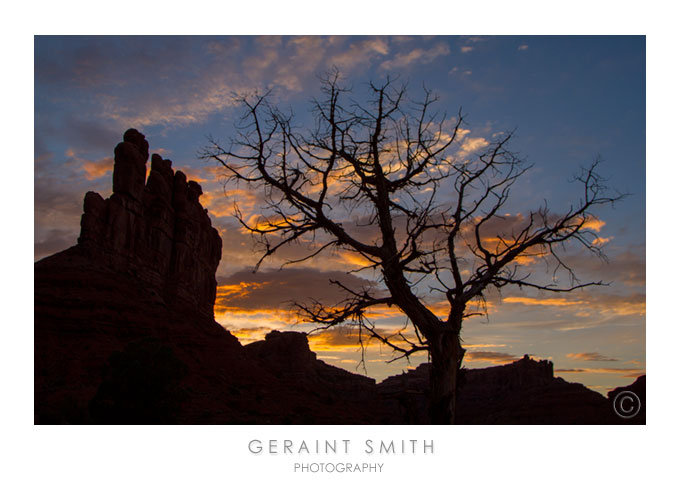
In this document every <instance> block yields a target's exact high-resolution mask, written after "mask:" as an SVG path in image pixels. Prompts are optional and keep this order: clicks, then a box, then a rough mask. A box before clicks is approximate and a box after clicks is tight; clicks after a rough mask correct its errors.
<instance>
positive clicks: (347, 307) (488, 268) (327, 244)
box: [203, 73, 621, 423]
mask: <svg viewBox="0 0 683 485" xmlns="http://www.w3.org/2000/svg"><path fill="white" fill-rule="evenodd" d="M321 92H322V96H321V98H320V99H317V100H314V101H313V115H314V119H313V121H312V122H311V125H310V128H309V129H303V128H299V127H297V126H296V125H295V124H294V118H293V114H292V113H291V112H288V111H283V110H281V109H279V108H278V107H276V106H275V105H274V104H272V103H271V102H270V99H269V95H268V94H266V95H253V96H248V97H242V98H240V102H241V104H242V106H243V107H244V109H245V112H244V116H243V118H242V119H241V121H240V122H239V123H238V124H237V129H238V130H237V133H238V134H237V136H236V137H234V138H233V139H232V140H231V142H230V145H229V146H228V147H224V146H222V145H221V144H220V143H219V142H218V141H216V140H213V139H210V145H209V146H208V147H207V148H206V150H205V152H204V153H203V157H204V158H206V159H213V160H216V161H218V162H219V163H220V164H221V165H222V166H223V167H225V169H226V170H227V173H228V179H229V180H230V181H233V182H238V183H239V182H242V183H246V184H247V185H248V186H249V188H250V189H255V190H261V191H263V195H264V200H265V203H264V207H262V212H261V214H260V217H256V218H254V217H247V216H245V215H243V214H242V212H241V211H240V209H239V206H237V205H236V206H235V211H236V216H237V218H238V219H239V221H240V223H241V224H242V225H243V226H244V227H245V228H246V229H248V230H249V231H250V232H251V233H252V234H253V235H255V236H256V237H257V239H258V244H259V245H260V248H261V249H262V256H261V258H260V260H259V262H258V264H257V268H258V266H259V265H260V264H261V263H262V262H263V261H264V260H265V259H266V258H268V257H270V256H272V255H273V254H275V253H276V252H277V251H279V250H280V249H281V248H283V247H285V246H289V245H291V244H293V243H300V244H303V245H304V246H305V247H306V248H308V249H310V251H308V252H307V253H306V254H305V255H304V256H303V257H301V258H297V259H292V260H289V261H287V263H286V264H290V263H297V262H302V261H304V260H307V259H310V258H315V257H317V256H320V255H321V254H324V253H325V252H327V251H330V250H332V251H334V250H336V251H351V252H353V253H355V254H357V255H358V256H360V257H361V258H362V259H363V261H365V263H366V264H365V266H364V267H363V268H359V269H355V270H354V271H359V270H362V269H372V270H374V271H375V272H376V273H375V274H376V275H377V276H378V279H379V280H380V281H381V283H380V284H379V285H375V286H368V287H365V288H350V287H348V286H347V285H344V284H342V283H341V282H339V281H331V284H334V285H337V286H338V287H339V288H341V289H342V290H344V291H345V292H346V294H347V297H346V298H345V299H344V300H343V301H342V302H340V303H339V304H338V305H334V306H327V305H324V304H322V303H320V302H316V301H312V302H308V303H306V302H298V303H297V304H296V306H297V308H298V311H299V315H300V316H301V317H302V318H303V319H304V320H306V321H310V322H314V323H316V324H318V325H319V326H320V328H323V329H325V328H329V327H332V326H335V325H341V324H355V325H358V327H359V329H360V330H361V331H363V332H367V333H368V334H369V335H370V336H371V337H374V338H376V339H378V340H379V341H381V342H382V343H384V344H386V345H388V346H389V347H390V348H391V349H392V350H393V351H395V352H396V353H397V355H398V357H408V356H410V355H412V354H414V353H416V352H420V351H427V352H428V353H429V357H430V361H431V367H430V368H431V371H430V413H431V418H432V420H433V422H434V423H454V422H455V404H456V383H457V378H458V371H459V369H460V367H461V364H462V361H463V357H464V355H465V350H464V349H463V347H462V341H461V338H460V334H461V330H462V326H463V321H464V320H465V319H467V318H469V317H472V316H474V315H481V314H485V312H486V299H485V290H487V289H490V288H502V287H504V286H506V285H517V286H519V287H522V288H523V287H528V288H533V289H537V290H544V291H553V292H568V291H572V290H575V289H577V288H581V287H585V286H589V285H600V284H602V283H601V282H591V283H583V284H582V283H579V281H578V280H577V279H576V277H575V275H574V273H573V272H572V270H571V268H570V266H569V265H568V264H566V263H565V261H563V259H562V258H561V256H560V254H559V252H558V249H559V248H560V246H563V245H565V244H566V243H569V242H571V241H574V242H576V243H578V244H580V245H582V246H583V248H585V249H586V250H587V251H589V252H591V253H594V254H597V255H601V250H600V247H599V243H598V242H596V241H598V239H597V235H596V234H595V233H594V232H593V230H592V228H594V225H593V224H591V221H593V220H594V219H593V217H594V216H593V215H592V214H591V210H592V209H593V208H595V207H597V206H601V205H604V204H608V203H612V202H614V201H616V200H617V199H619V198H621V195H620V194H616V195H614V196H612V195H607V192H606V189H605V187H604V184H603V180H602V179H601V178H600V177H599V176H598V174H597V173H596V171H595V168H596V164H597V162H596V163H594V164H593V165H591V166H590V167H589V168H588V169H585V170H583V172H582V173H581V174H580V175H579V176H577V177H576V181H577V182H578V183H580V185H581V195H580V200H579V201H578V203H577V204H575V205H573V206H571V207H570V208H569V209H567V210H565V211H564V212H560V213H555V212H551V211H550V210H549V209H548V207H547V205H543V206H541V207H540V208H539V209H537V210H534V211H531V212H529V213H528V214H527V215H526V216H521V215H518V216H510V215H509V214H507V215H506V214H503V210H502V209H503V206H504V204H505V203H506V202H507V201H508V198H509V194H510V190H511V189H512V187H513V185H514V184H515V182H516V181H517V180H518V179H519V178H520V177H521V176H522V175H523V174H524V173H525V172H526V171H527V170H528V168H529V166H528V165H527V164H525V163H524V162H523V161H522V160H521V159H520V158H519V157H518V156H517V155H515V154H514V153H513V152H511V151H510V150H509V149H508V145H509V141H510V139H511V136H512V135H511V133H508V134H505V135H503V136H499V137H498V139H497V141H494V142H491V143H489V144H488V145H487V146H486V147H484V148H483V149H482V150H481V152H480V153H478V154H476V155H475V156H471V155H470V156H467V155H468V154H467V150H466V148H471V147H470V146H467V145H465V140H466V139H465V137H464V135H465V134H466V130H464V128H463V117H462V115H461V113H458V115H457V116H455V117H451V118H448V117H447V116H446V114H444V113H438V112H436V111H435V109H434V105H435V103H436V102H437V97H436V96H435V95H434V94H433V93H432V92H431V91H429V90H427V89H425V90H424V97H423V98H422V99H421V100H420V101H418V102H416V101H414V100H412V99H410V98H409V97H408V94H407V93H408V91H407V87H406V86H405V85H400V86H399V85H397V82H396V80H395V79H387V80H386V81H385V82H383V83H381V84H375V83H370V86H369V92H370V96H371V99H370V101H368V102H367V103H358V102H354V101H352V100H350V99H347V97H349V96H350V94H349V90H347V89H344V88H343V87H342V86H341V83H340V78H339V75H338V73H332V74H331V75H329V76H328V77H326V78H325V79H323V80H322V89H321ZM529 260H533V261H537V260H538V261H541V260H545V261H546V262H548V263H551V264H552V265H553V266H554V269H552V270H551V271H550V274H551V275H549V272H548V271H543V275H544V276H543V278H542V280H539V278H538V274H537V272H532V271H526V272H525V271H524V268H525V265H523V264H522V263H524V262H528V261H529ZM558 272H566V274H567V275H568V276H569V278H568V281H567V285H565V286H559V285H558V283H557V276H558ZM434 292H437V294H438V295H440V298H441V301H442V302H445V303H447V308H448V312H447V315H445V316H442V317H439V316H437V314H436V313H435V309H434V305H433V304H432V302H431V300H430V298H432V297H430V295H433V294H434ZM376 306H392V307H397V308H399V309H400V310H401V312H402V313H404V314H405V315H406V317H407V321H408V322H409V326H407V327H406V329H403V330H401V331H398V332H396V333H393V334H387V333H386V332H383V331H380V329H378V328H376V327H375V325H374V323H373V322H372V321H371V320H370V319H368V318H367V317H366V316H365V314H366V312H367V311H368V310H369V309H370V308H373V307H376Z"/></svg>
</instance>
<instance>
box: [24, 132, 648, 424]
mask: <svg viewBox="0 0 683 485" xmlns="http://www.w3.org/2000/svg"><path fill="white" fill-rule="evenodd" d="M147 158H148V144H147V142H146V140H145V138H144V136H143V135H141V134H140V133H138V132H137V131H135V130H129V131H127V132H126V134H125V135H124V141H123V143H120V144H119V145H118V146H117V147H116V151H115V165H114V175H113V177H114V181H113V194H112V195H111V197H109V198H108V199H106V200H105V199H103V198H102V197H100V196H99V195H98V194H95V193H93V192H89V193H88V194H86V196H85V201H84V214H83V216H82V220H81V235H80V237H79V240H78V244H77V245H76V246H74V247H72V248H70V249H67V250H66V251H63V252H61V253H58V254H55V255H53V256H50V257H48V258H45V259H43V260H41V261H39V262H37V263H36V264H35V408H34V414H35V423H36V424H51V423H64V424H66V423H72V424H76V423H82V424H89V423H140V424H142V423H145V424H153V423H188V424H189V423H192V424H202V423H206V424H323V423H324V424H345V423H346V424H426V423H428V416H427V395H426V391H427V388H428V376H429V368H428V365H427V364H424V365H422V366H420V367H418V368H417V369H415V370H414V371H411V372H408V373H405V374H402V375H399V376H393V377H390V378H388V379H386V380H385V381H383V382H381V383H379V384H377V383H375V381H374V380H373V379H370V378H368V377H364V376H361V375H357V374H352V373H350V372H347V371H345V370H342V369H338V368H336V367H333V366H331V365H328V364H326V363H324V362H322V361H320V360H318V359H317V358H316V355H315V353H313V352H311V351H310V349H309V346H308V341H307V338H306V336H305V334H302V333H297V332H276V331H274V332H272V333H270V334H269V335H268V336H267V337H266V339H265V340H263V341H259V342H255V343H252V344H249V345H246V346H243V345H241V344H240V342H239V341H238V340H237V339H236V338H235V337H234V336H233V335H231V334H230V332H228V331H227V330H225V329H224V328H223V327H221V326H220V325H219V324H218V323H216V322H215V321H214V317H213V304H214V301H215V296H216V279H215V272H216V268H217V267H218V262H219V261H220V257H221V244H222V243H221V239H220V236H219V235H218V232H217V231H216V230H215V229H214V228H212V227H211V221H210V220H209V217H208V215H207V213H206V211H205V210H204V209H203V208H202V206H201V204H200V203H199V196H200V195H201V187H200V186H199V185H198V184H197V183H195V182H192V181H189V182H188V181H187V180H186V178H185V175H184V174H183V173H182V172H180V171H176V172H174V171H173V169H172V168H171V162H170V161H169V160H163V159H162V158H161V157H159V156H158V155H153V156H152V162H151V170H150V172H149V176H148V177H147V178H146V177H145V172H146V162H147ZM463 381H464V384H463V386H462V388H461V390H460V398H459V409H458V421H459V422H460V423H462V424H580V423H581V424H644V423H645V409H644V404H645V376H642V377H640V378H638V380H637V381H636V382H635V383H634V384H632V385H631V386H629V387H628V388H620V389H617V390H614V391H612V392H611V393H610V395H609V398H605V397H603V396H602V395H600V394H598V393H596V392H594V391H591V390H589V389H587V388H586V387H584V386H583V385H581V384H576V383H568V382H566V381H564V380H563V379H560V378H557V377H554V375H553V366H552V363H551V362H547V361H540V362H539V361H535V360H533V359H529V358H524V359H521V360H519V361H517V362H513V363H511V364H508V365H504V366H498V367H491V368H488V369H476V370H465V371H464V379H463ZM622 390H630V391H633V392H635V393H636V394H637V395H638V396H639V398H640V400H641V402H642V403H643V409H642V410H641V412H640V413H639V414H638V416H636V417H635V418H632V419H629V420H624V419H621V418H619V417H617V416H616V414H615V413H614V410H613V408H612V402H611V400H612V399H614V398H615V396H616V395H617V394H618V392H620V391H622Z"/></svg>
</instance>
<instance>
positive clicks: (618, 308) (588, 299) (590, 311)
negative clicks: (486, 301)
mask: <svg viewBox="0 0 683 485" xmlns="http://www.w3.org/2000/svg"><path fill="white" fill-rule="evenodd" d="M502 301H503V303H504V304H511V305H525V306H539V307H555V308H564V307H566V308H577V310H578V313H577V314H576V315H577V316H580V317H591V316H596V315H602V316H607V315H619V316H627V315H636V316H644V315H645V293H631V294H628V295H621V294H615V293H607V292H606V291H604V290H603V291H599V290H594V291H576V292H572V293H568V294H567V296H566V297H555V296H548V294H547V293H539V294H538V295H537V296H535V297H530V296H521V295H511V296H506V297H504V298H503V300H502Z"/></svg>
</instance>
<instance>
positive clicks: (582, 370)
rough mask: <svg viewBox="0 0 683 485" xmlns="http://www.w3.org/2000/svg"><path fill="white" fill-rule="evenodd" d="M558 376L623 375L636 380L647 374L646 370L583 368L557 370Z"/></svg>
mask: <svg viewBox="0 0 683 485" xmlns="http://www.w3.org/2000/svg"><path fill="white" fill-rule="evenodd" d="M555 373H556V374H575V373H586V374H621V377H628V378H635V377H640V376H642V375H643V374H645V369H633V368H632V369H619V368H613V367H600V368H591V367H581V368H577V369H556V370H555Z"/></svg>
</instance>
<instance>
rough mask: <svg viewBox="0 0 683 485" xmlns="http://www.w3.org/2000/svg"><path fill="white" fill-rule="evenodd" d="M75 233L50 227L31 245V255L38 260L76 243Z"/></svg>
mask: <svg viewBox="0 0 683 485" xmlns="http://www.w3.org/2000/svg"><path fill="white" fill-rule="evenodd" d="M76 237H77V234H76V233H75V232H74V231H70V230H64V229H50V230H48V231H47V233H46V234H44V235H43V237H42V238H41V239H40V240H39V241H38V240H36V241H35V243H34V245H33V257H34V260H36V261H38V260H39V259H42V258H44V257H46V256H50V255H52V254H55V253H57V252H59V251H63V250H64V249H67V248H69V247H71V246H73V245H74V244H76Z"/></svg>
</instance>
